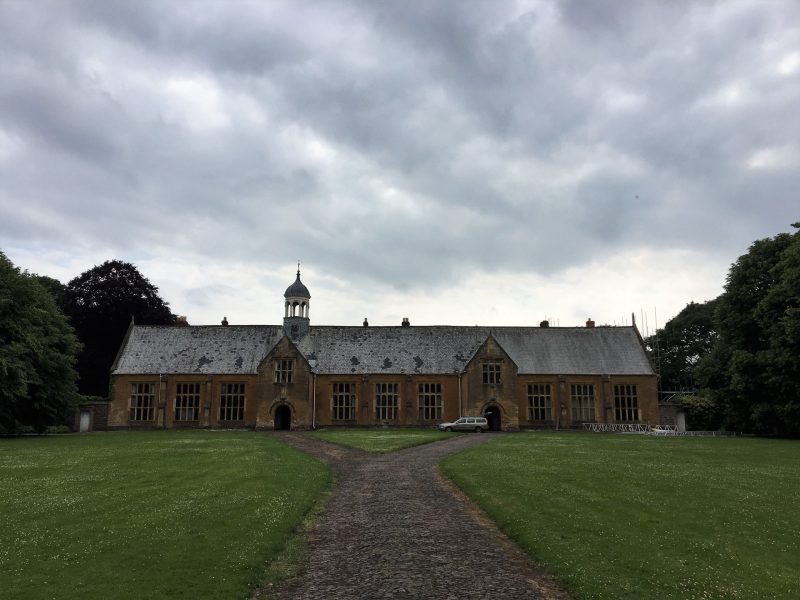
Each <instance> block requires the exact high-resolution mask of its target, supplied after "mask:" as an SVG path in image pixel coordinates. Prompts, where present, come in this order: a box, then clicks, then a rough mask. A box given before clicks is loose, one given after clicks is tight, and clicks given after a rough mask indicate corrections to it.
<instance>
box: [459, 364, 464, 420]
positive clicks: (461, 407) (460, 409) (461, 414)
mask: <svg viewBox="0 0 800 600" xmlns="http://www.w3.org/2000/svg"><path fill="white" fill-rule="evenodd" d="M461 375H462V373H460V372H459V374H458V417H459V418H461V417H462V416H464V407H463V405H462V401H461Z"/></svg>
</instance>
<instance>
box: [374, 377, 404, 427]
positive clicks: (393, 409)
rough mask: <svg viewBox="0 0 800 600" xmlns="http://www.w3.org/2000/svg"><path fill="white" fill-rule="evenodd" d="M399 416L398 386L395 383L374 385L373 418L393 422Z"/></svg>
mask: <svg viewBox="0 0 800 600" xmlns="http://www.w3.org/2000/svg"><path fill="white" fill-rule="evenodd" d="M399 414H400V384H399V383H395V382H386V383H376V384H375V418H376V419H377V420H379V421H393V420H395V419H397V417H398V416H399Z"/></svg>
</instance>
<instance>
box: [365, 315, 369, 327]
mask: <svg viewBox="0 0 800 600" xmlns="http://www.w3.org/2000/svg"><path fill="white" fill-rule="evenodd" d="M364 327H369V321H367V317H364Z"/></svg>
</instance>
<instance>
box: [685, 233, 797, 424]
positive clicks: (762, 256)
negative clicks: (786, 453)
mask: <svg viewBox="0 0 800 600" xmlns="http://www.w3.org/2000/svg"><path fill="white" fill-rule="evenodd" d="M795 227H797V224H795ZM715 322H716V326H717V331H718V335H719V340H718V342H717V344H716V345H715V346H714V348H713V350H712V351H711V352H710V353H708V354H707V355H706V356H705V357H704V358H703V360H702V361H701V364H700V365H699V366H698V370H697V373H698V378H699V380H700V382H701V383H702V384H703V385H704V386H705V387H707V388H708V389H709V390H710V393H711V398H712V399H713V400H714V401H715V402H716V403H717V404H718V405H719V406H720V407H722V409H723V411H724V414H725V419H726V423H727V425H728V427H729V428H731V429H738V430H744V431H752V432H756V433H769V434H777V435H793V436H797V435H800V233H798V232H795V233H794V234H788V233H783V234H780V235H777V236H775V237H774V238H767V239H763V240H759V241H757V242H755V243H754V244H753V245H752V246H750V250H749V251H748V253H747V254H745V255H743V256H741V257H739V259H738V260H737V261H736V262H735V263H734V264H733V266H732V267H731V269H730V272H729V273H728V278H727V283H726V285H725V291H724V293H723V294H722V295H721V296H720V297H719V298H718V299H717V308H716V312H715Z"/></svg>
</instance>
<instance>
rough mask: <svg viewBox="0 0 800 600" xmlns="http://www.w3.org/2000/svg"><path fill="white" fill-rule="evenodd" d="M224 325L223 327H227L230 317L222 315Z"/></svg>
mask: <svg viewBox="0 0 800 600" xmlns="http://www.w3.org/2000/svg"><path fill="white" fill-rule="evenodd" d="M222 326H223V327H227V326H228V317H222Z"/></svg>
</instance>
